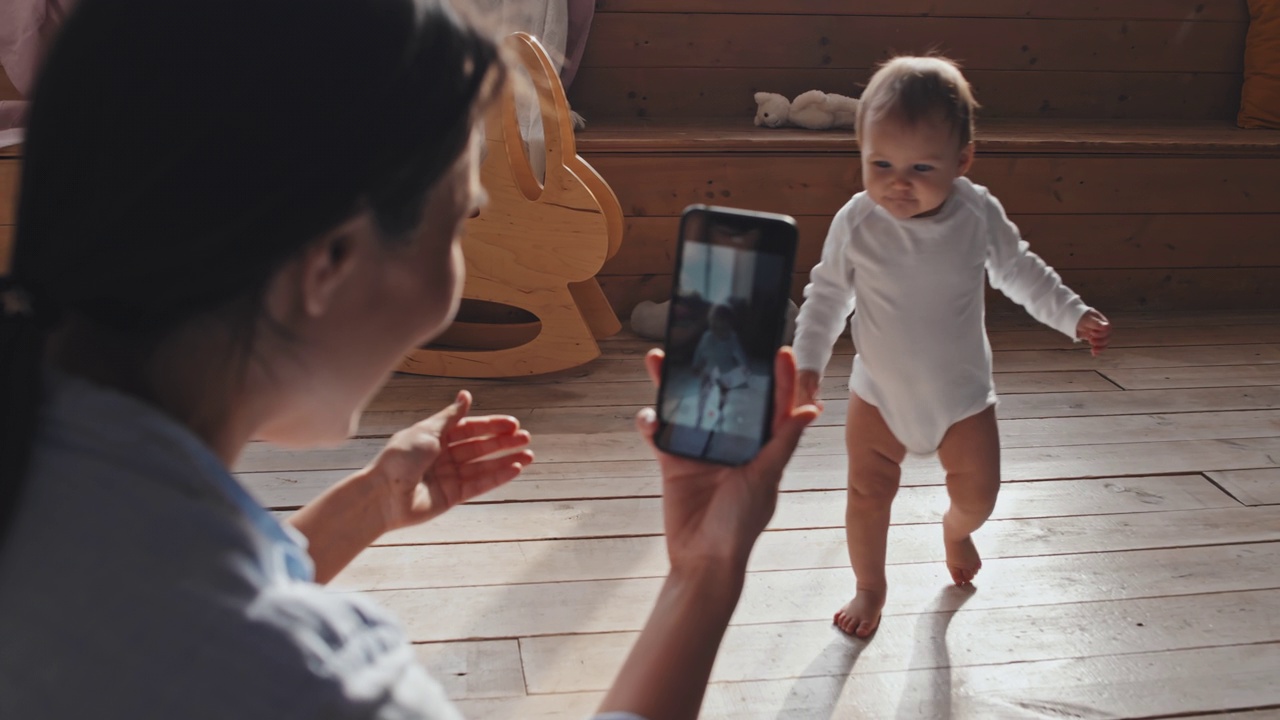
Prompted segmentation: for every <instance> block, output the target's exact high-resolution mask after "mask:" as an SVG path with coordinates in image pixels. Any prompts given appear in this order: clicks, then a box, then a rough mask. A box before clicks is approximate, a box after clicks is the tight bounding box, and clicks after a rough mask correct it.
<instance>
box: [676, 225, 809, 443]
mask: <svg viewBox="0 0 1280 720" xmlns="http://www.w3.org/2000/svg"><path fill="white" fill-rule="evenodd" d="M795 246H796V229H795V224H794V221H793V220H791V218H788V217H786V216H782V215H767V214H763V213H748V212H744V211H734V210H727V209H720V208H705V207H695V208H690V209H689V210H687V211H686V212H685V215H684V219H683V222H682V223H681V237H680V243H679V248H680V249H679V253H678V258H677V262H676V274H675V283H674V288H673V291H672V297H671V306H670V310H669V312H670V315H669V316H668V321H667V338H666V360H665V362H664V363H663V373H662V383H661V387H660V389H659V393H658V420H659V431H658V436H657V444H658V447H660V448H662V449H663V450H665V451H666V452H669V453H672V454H674V455H682V456H684V457H692V458H698V459H701V460H707V461H710V462H715V463H721V464H726V465H741V464H743V463H746V462H749V461H750V460H751V459H752V458H754V457H755V456H756V454H757V453H758V452H759V451H760V448H761V447H762V446H763V445H764V444H765V443H766V442H768V440H769V436H770V430H771V425H772V418H773V362H774V356H775V355H776V354H777V352H778V348H779V346H780V345H781V342H782V331H783V326H784V324H785V317H786V309H787V299H788V298H789V297H790V294H791V272H792V265H793V263H794V257H795Z"/></svg>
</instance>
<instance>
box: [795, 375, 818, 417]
mask: <svg viewBox="0 0 1280 720" xmlns="http://www.w3.org/2000/svg"><path fill="white" fill-rule="evenodd" d="M821 384H822V375H820V374H819V373H818V372H817V371H816V370H801V371H800V372H798V373H796V396H797V397H796V404H797V405H817V406H818V409H819V410H821V409H822V401H821V400H819V399H818V386H819V385H821Z"/></svg>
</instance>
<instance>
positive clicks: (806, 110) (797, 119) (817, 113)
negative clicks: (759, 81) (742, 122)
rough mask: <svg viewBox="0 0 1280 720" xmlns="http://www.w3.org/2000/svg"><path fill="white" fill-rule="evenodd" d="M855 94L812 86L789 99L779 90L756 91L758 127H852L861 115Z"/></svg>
mask: <svg viewBox="0 0 1280 720" xmlns="http://www.w3.org/2000/svg"><path fill="white" fill-rule="evenodd" d="M858 103H859V100H858V99H856V98H851V97H846V96H844V95H837V94H835V93H824V92H822V91H821V90H810V91H809V92H806V93H801V94H799V95H797V96H796V99H795V100H792V101H791V102H787V98H786V97H784V96H782V95H779V94H777V93H767V92H758V93H756V125H757V126H758V127H770V128H778V127H801V128H807V129H809V130H836V129H852V128H853V126H854V120H855V118H856V117H857V115H858Z"/></svg>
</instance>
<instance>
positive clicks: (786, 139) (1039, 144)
mask: <svg viewBox="0 0 1280 720" xmlns="http://www.w3.org/2000/svg"><path fill="white" fill-rule="evenodd" d="M577 144H578V150H579V151H580V152H583V153H585V154H588V155H590V154H605V153H654V152H658V153H672V152H679V153H708V154H720V155H724V154H742V153H771V154H775V155H776V154H780V153H785V154H788V155H796V154H809V153H821V154H824V155H829V154H843V155H849V156H854V157H856V156H857V151H858V144H857V141H856V139H855V138H854V134H853V131H852V130H804V129H801V128H783V129H767V128H757V127H755V126H753V125H752V124H751V118H750V117H738V118H676V119H672V118H668V119H665V120H664V119H660V118H603V119H595V120H593V121H592V122H591V124H590V125H589V126H588V127H587V129H586V130H583V131H581V132H579V133H578V135H577ZM978 153H979V155H986V154H993V155H999V154H1002V153H1031V154H1041V155H1044V154H1054V153H1060V154H1069V155H1081V154H1086V155H1087V154H1108V153H1124V154H1130V155H1134V154H1136V155H1164V156H1170V155H1178V156H1181V155H1215V156H1219V157H1221V156H1238V157H1255V158H1256V157H1280V133H1273V132H1258V131H1256V130H1244V129H1241V128H1238V127H1236V125H1235V123H1234V121H1227V120H1204V121H1192V122H1175V121H1156V120H1130V121H1118V120H1069V121H1063V120H1050V119H1025V118H1023V119H1020V118H985V117H984V118H982V120H981V122H980V123H979V125H978Z"/></svg>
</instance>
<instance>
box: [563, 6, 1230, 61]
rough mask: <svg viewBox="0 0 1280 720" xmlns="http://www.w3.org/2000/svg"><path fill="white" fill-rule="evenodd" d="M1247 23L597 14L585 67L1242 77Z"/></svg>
mask: <svg viewBox="0 0 1280 720" xmlns="http://www.w3.org/2000/svg"><path fill="white" fill-rule="evenodd" d="M1246 29H1247V23H1243V22H1237V23H1204V22H1196V23H1186V22H1182V21H1175V20H1131V19H1123V20H1121V19H1114V20H1057V19H1051V20H1049V19H1027V18H1022V19H1000V18H986V17H984V18H935V17H875V16H871V17H866V16H862V17H859V16H852V15H735V14H692V13H678V14H668V13H649V14H630V13H602V14H600V15H597V16H596V18H595V22H594V23H593V25H592V27H591V39H590V42H589V43H588V45H587V52H586V54H585V55H584V56H583V58H582V67H584V68H586V67H599V68H695V67H723V68H829V69H854V70H865V69H867V68H873V67H875V66H876V65H878V64H879V63H881V62H883V61H884V60H887V59H888V58H890V57H892V56H894V55H898V54H913V55H920V54H925V53H928V52H930V51H931V50H936V51H939V52H941V53H943V54H945V55H946V56H948V57H951V58H953V59H955V60H957V61H959V62H960V63H961V64H962V65H963V66H964V67H965V69H966V71H967V72H968V71H975V70H1028V71H1059V70H1085V71H1094V72H1113V71H1115V70H1116V69H1117V68H1123V69H1124V71H1126V72H1160V73H1171V72H1190V73H1239V72H1241V70H1242V69H1243V63H1242V59H1243V57H1244V38H1245V32H1246Z"/></svg>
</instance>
